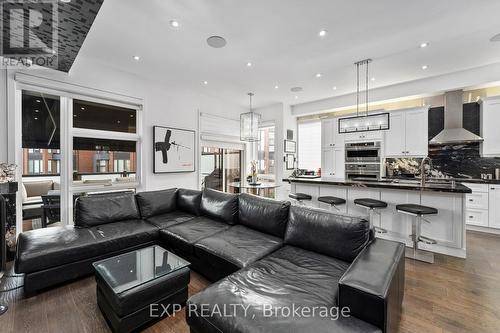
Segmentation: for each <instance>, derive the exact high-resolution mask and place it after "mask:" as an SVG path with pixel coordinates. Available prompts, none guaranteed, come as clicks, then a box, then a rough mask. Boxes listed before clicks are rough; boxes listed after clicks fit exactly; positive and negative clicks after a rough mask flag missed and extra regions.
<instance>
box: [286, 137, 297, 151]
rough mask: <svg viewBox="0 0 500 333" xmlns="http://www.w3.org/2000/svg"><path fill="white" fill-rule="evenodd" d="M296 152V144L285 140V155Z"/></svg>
mask: <svg viewBox="0 0 500 333" xmlns="http://www.w3.org/2000/svg"><path fill="white" fill-rule="evenodd" d="M296 150H297V143H296V142H295V141H292V140H285V153H294V154H295V151H296Z"/></svg>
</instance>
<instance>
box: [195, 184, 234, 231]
mask: <svg viewBox="0 0 500 333" xmlns="http://www.w3.org/2000/svg"><path fill="white" fill-rule="evenodd" d="M200 212H201V214H202V215H205V216H208V217H211V218H213V219H216V220H219V221H222V222H225V223H227V224H231V225H233V224H236V223H237V221H238V195H237V194H232V193H224V192H220V191H216V190H212V189H205V190H203V194H202V196H201V205H200Z"/></svg>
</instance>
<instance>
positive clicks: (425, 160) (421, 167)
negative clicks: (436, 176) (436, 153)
mask: <svg viewBox="0 0 500 333" xmlns="http://www.w3.org/2000/svg"><path fill="white" fill-rule="evenodd" d="M425 162H428V164H429V169H432V160H431V158H430V157H429V156H427V157H425V158H423V159H422V162H421V163H420V177H422V178H421V179H420V185H421V186H425Z"/></svg>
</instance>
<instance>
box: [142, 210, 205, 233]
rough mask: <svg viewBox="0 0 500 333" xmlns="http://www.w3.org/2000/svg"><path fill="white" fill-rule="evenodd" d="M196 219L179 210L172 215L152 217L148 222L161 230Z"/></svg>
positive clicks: (194, 216)
mask: <svg viewBox="0 0 500 333" xmlns="http://www.w3.org/2000/svg"><path fill="white" fill-rule="evenodd" d="M194 218H196V215H193V214H189V213H185V212H182V211H179V210H177V211H174V212H171V213H166V214H162V215H156V216H151V217H150V218H148V219H147V220H146V221H147V222H149V223H151V224H153V225H155V226H156V227H158V228H160V229H165V228H168V227H171V226H173V225H176V224H179V223H184V222H187V221H190V220H192V219H194Z"/></svg>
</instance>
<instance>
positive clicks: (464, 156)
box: [385, 143, 500, 179]
mask: <svg viewBox="0 0 500 333" xmlns="http://www.w3.org/2000/svg"><path fill="white" fill-rule="evenodd" d="M429 157H430V158H431V160H432V164H433V168H432V170H431V176H432V177H436V178H475V179H477V178H481V174H483V173H485V174H492V175H493V177H494V175H495V168H500V158H496V157H495V158H491V157H481V156H480V154H479V143H470V144H463V145H445V146H429ZM420 162H421V159H415V158H388V159H386V161H385V166H386V174H387V175H389V176H390V175H391V174H394V175H395V176H397V175H402V174H417V173H419V166H420Z"/></svg>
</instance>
